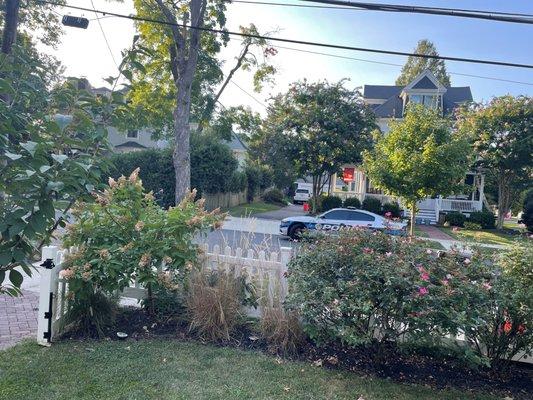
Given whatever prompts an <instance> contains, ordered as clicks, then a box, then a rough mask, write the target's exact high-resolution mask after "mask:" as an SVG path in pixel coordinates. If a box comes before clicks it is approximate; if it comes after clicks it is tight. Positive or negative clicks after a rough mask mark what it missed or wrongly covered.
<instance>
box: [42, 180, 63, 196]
mask: <svg viewBox="0 0 533 400" xmlns="http://www.w3.org/2000/svg"><path fill="white" fill-rule="evenodd" d="M64 186H65V184H64V183H63V182H53V181H51V182H48V183H47V184H46V189H45V191H46V193H50V192H51V191H56V192H58V191H60V190H61V189H63V187H64Z"/></svg>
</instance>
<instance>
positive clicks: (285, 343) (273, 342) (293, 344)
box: [260, 304, 307, 356]
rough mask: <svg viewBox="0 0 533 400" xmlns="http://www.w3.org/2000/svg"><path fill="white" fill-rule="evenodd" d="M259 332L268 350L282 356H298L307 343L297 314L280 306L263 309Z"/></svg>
mask: <svg viewBox="0 0 533 400" xmlns="http://www.w3.org/2000/svg"><path fill="white" fill-rule="evenodd" d="M260 331H261V336H262V337H263V338H264V339H265V341H266V342H267V344H268V348H269V350H270V351H271V352H273V353H277V354H281V355H284V356H292V355H296V354H298V353H299V352H300V350H301V349H302V348H303V346H304V345H305V344H306V342H307V336H306V335H305V332H304V330H303V327H302V324H301V323H300V319H299V318H298V314H296V313H295V312H294V311H291V310H285V309H284V308H283V306H282V305H281V304H278V305H274V306H268V307H264V308H263V310H262V316H261V323H260Z"/></svg>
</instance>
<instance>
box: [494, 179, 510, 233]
mask: <svg viewBox="0 0 533 400" xmlns="http://www.w3.org/2000/svg"><path fill="white" fill-rule="evenodd" d="M509 183H510V179H509V177H508V176H507V175H506V174H505V172H504V171H500V174H499V176H498V219H497V220H496V228H498V229H503V223H504V220H505V215H506V214H507V213H508V212H509V209H510V208H511V198H510V187H509V186H510V185H509Z"/></svg>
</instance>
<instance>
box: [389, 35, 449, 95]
mask: <svg viewBox="0 0 533 400" xmlns="http://www.w3.org/2000/svg"><path fill="white" fill-rule="evenodd" d="M414 52H415V53H416V54H425V55H430V56H438V55H439V53H438V52H437V48H436V47H435V45H434V44H433V42H431V41H429V40H427V39H423V40H420V41H419V42H418V44H417V45H416V48H415V50H414ZM426 69H429V70H430V71H431V72H433V74H434V75H435V77H436V78H437V79H438V81H439V82H440V83H441V84H443V85H444V86H451V81H450V75H448V72H447V71H446V64H445V63H444V60H438V59H434V58H420V57H413V56H409V57H408V58H407V62H406V63H405V65H404V66H403V68H402V72H401V73H400V76H399V77H398V79H396V85H399V86H404V85H408V84H409V83H411V82H412V81H413V79H415V78H416V77H417V76H418V75H419V74H421V73H422V72H423V71H424V70H426Z"/></svg>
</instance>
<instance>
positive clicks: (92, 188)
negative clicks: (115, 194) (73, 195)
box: [85, 183, 94, 192]
mask: <svg viewBox="0 0 533 400" xmlns="http://www.w3.org/2000/svg"><path fill="white" fill-rule="evenodd" d="M85 189H87V191H88V192H92V191H93V190H94V185H92V184H90V183H87V184H86V185H85Z"/></svg>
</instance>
